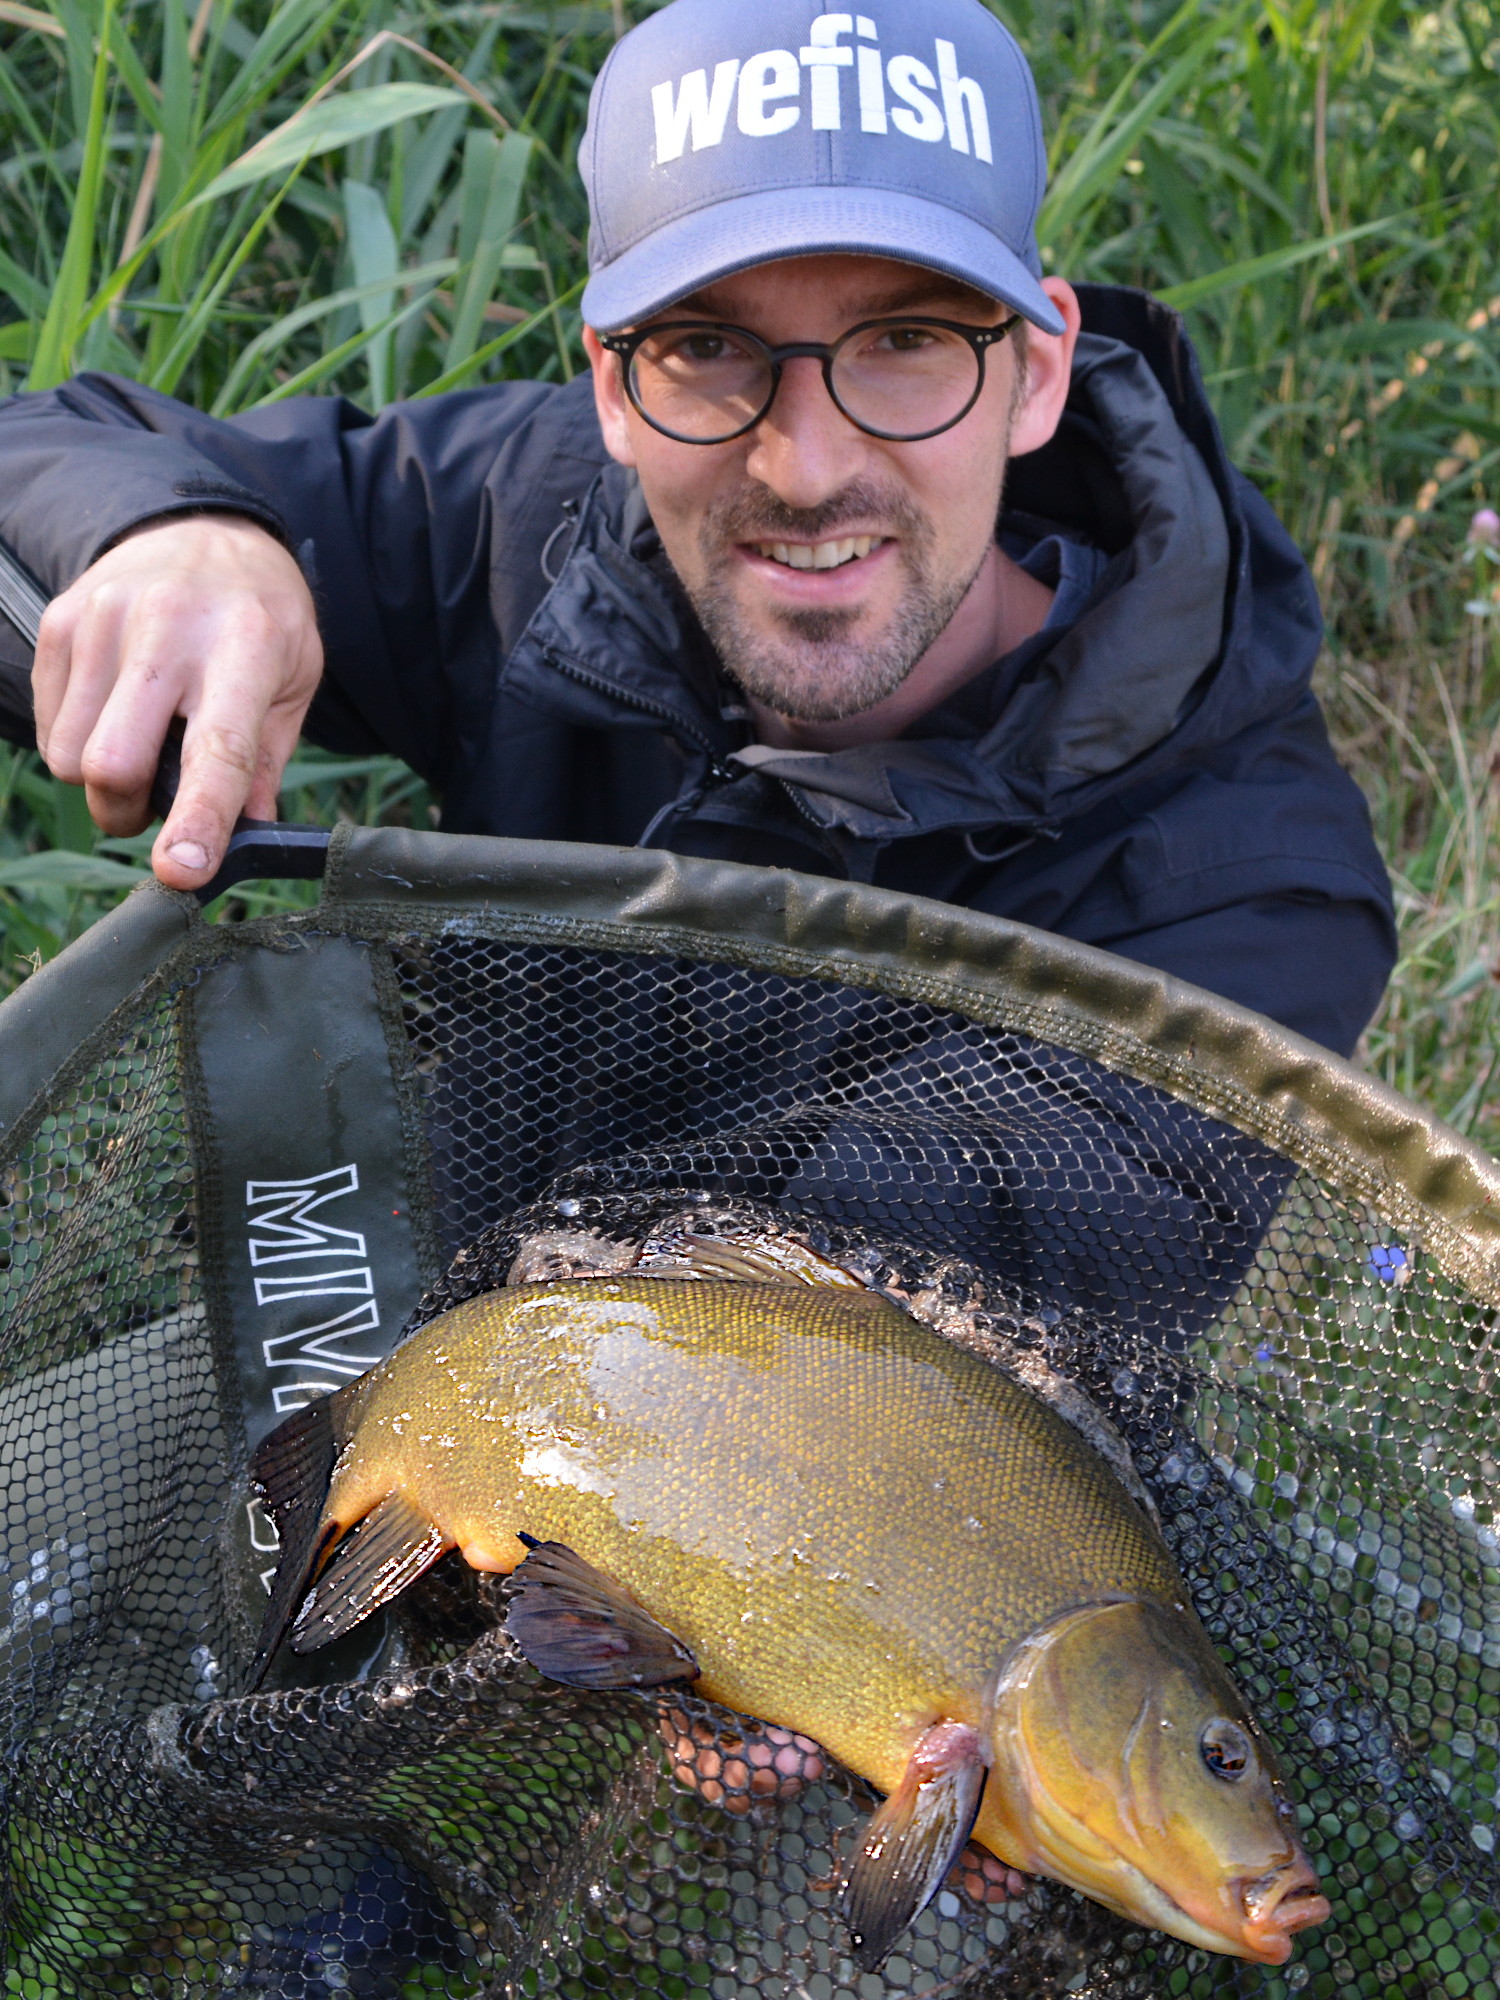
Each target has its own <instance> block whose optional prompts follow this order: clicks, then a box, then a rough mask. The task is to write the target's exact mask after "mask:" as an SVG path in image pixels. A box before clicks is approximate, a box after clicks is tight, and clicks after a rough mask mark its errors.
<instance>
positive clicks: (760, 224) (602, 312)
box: [581, 183, 1064, 333]
mask: <svg viewBox="0 0 1500 2000" xmlns="http://www.w3.org/2000/svg"><path fill="white" fill-rule="evenodd" d="M833 253H843V254H845V255H850V256H863V257H893V258H895V259H896V260H897V261H898V262H900V263H903V264H920V265H923V266H925V268H927V269H928V270H932V271H941V272H942V273H943V274H944V275H945V276H946V277H950V278H957V279H959V280H960V281H961V282H962V283H964V284H966V285H974V286H977V287H978V289H979V290H980V291H982V292H988V293H989V294H990V296H991V297H992V298H996V299H1000V300H1002V301H1003V303H1004V304H1006V305H1008V306H1011V307H1013V308H1014V309H1015V311H1017V312H1018V313H1020V314H1021V315H1022V317H1023V318H1025V319H1028V320H1030V321H1031V322H1032V324H1033V325H1034V326H1038V327H1040V328H1041V330H1042V331H1043V332H1044V333H1061V332H1062V331H1063V327H1064V321H1063V317H1062V315H1061V313H1059V312H1058V310H1057V308H1056V306H1054V305H1053V303H1052V301H1051V299H1049V298H1048V296H1047V294H1046V293H1045V292H1044V291H1043V290H1042V287H1041V281H1040V280H1039V279H1038V278H1037V277H1036V276H1035V274H1034V273H1033V272H1031V271H1029V270H1028V269H1027V267H1026V266H1025V264H1023V263H1022V261H1021V259H1020V258H1019V257H1017V256H1016V255H1015V253H1014V251H1011V250H1008V249H1007V248H1006V247H1005V245H1004V244H1003V243H1002V242H1001V241H1000V239H999V237H998V236H996V235H995V234H994V232H993V231H991V230H989V229H986V228H985V227H984V226H983V224H982V223H978V222H975V221H973V220H972V219H971V218H970V217H968V216H966V215H960V214H959V213H958V212H957V211H956V210H955V209H951V208H948V207H945V206H944V205H943V204H942V203H940V202H935V201H929V200H927V199H925V198H924V197H923V196H921V195H913V194H909V193H906V192H904V191H902V190H897V189H895V188H871V187H861V188H849V187H829V186H826V185H813V186H808V185H807V184H805V183H804V184H801V185H799V186H795V187H786V188H771V189H762V190H760V191H759V192H758V193H755V194H746V195H737V196H735V197H734V198H733V199H732V200H729V201H721V202H716V203H714V205H713V206H712V207H711V208H700V209H695V210H693V211H692V212H691V213H689V214H687V215H684V216H681V217H680V218H679V219H678V220H677V221H675V222H669V223H667V224H665V225H664V226H663V227H662V228H660V229H657V230H654V231H653V232H652V233H651V235H649V236H647V237H645V238H644V239H643V240H642V241H641V242H639V243H637V244H636V245H635V246H634V248H632V249H630V250H626V251H623V252H622V253H621V254H620V255H619V256H618V257H616V258H614V259H613V260H612V261H611V262H610V263H608V264H606V265H604V266H603V268H602V269H600V270H598V271H596V272H595V273H594V275H593V276H592V277H591V278H590V279H589V282H588V285H587V287H586V288H585V290H584V294H583V300H582V307H581V309H582V312H583V317H584V321H585V323H586V324H587V325H589V326H592V327H594V328H596V329H597V330H598V331H599V332H600V333H618V332H619V330H620V329H621V328H622V327H627V326H634V325H637V324H639V322H640V321H641V320H643V319H646V318H648V317H649V316H650V315H651V314H652V313H654V312H660V311H661V309H662V307H663V306H669V305H671V304H673V303H674V301H676V300H677V299H682V298H686V297H687V296H688V294H689V293H691V292H696V291H698V290H700V289H701V288H702V287H703V286H704V285H711V284H713V283H714V282H715V280H716V279H719V278H728V277H731V276H733V274H734V273H735V272H736V271H747V270H749V269H750V268H751V266H752V265H755V264H769V263H772V262H774V261H776V260H777V259H779V258H783V257H816V256H827V255H829V254H833Z"/></svg>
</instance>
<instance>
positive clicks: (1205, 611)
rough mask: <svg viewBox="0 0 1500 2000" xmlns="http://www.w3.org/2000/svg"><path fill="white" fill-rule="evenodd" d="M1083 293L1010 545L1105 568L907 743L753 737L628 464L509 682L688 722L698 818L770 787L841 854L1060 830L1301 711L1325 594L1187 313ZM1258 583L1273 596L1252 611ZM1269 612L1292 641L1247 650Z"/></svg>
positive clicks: (1026, 461)
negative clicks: (1186, 324) (1187, 328)
mask: <svg viewBox="0 0 1500 2000" xmlns="http://www.w3.org/2000/svg"><path fill="white" fill-rule="evenodd" d="M1079 297H1080V300H1081V302H1082V305H1083V310H1084V331H1083V334H1082V335H1081V337H1080V340H1079V343H1078V350H1077V355H1076V359H1075V362H1074V369H1073V380H1072V387H1071V391H1070V394H1069V398H1068V403H1067V407H1066V410H1065V413H1064V416H1063V419H1062V422H1061V424H1060V425H1059V428H1058V431H1057V434H1056V435H1055V436H1054V438H1053V439H1052V440H1051V441H1050V442H1049V443H1048V444H1047V445H1045V446H1044V447H1042V449H1040V450H1039V451H1036V452H1032V453H1029V454H1028V455H1027V456H1026V457H1024V458H1018V459H1015V460H1013V461H1012V463H1011V465H1010V467H1009V469H1008V473H1007V480H1006V492H1005V499H1004V504H1003V508H1002V513H1001V519H1000V523H999V530H1000V533H1001V535H1002V537H1003V538H1006V539H1011V538H1016V537H1019V538H1020V539H1021V540H1023V541H1030V542H1035V541H1037V540H1039V539H1041V538H1043V537H1045V536H1046V535H1049V534H1060V535H1062V536H1063V537H1065V538H1068V539H1073V540H1076V541H1081V542H1085V543H1087V544H1089V545H1091V546H1093V547H1094V548H1097V549H1099V550H1100V551H1102V553H1103V554H1104V556H1105V557H1106V558H1107V564H1106V567H1105V568H1104V570H1103V573H1102V575H1101V576H1100V577H1099V580H1098V582H1097V583H1096V585H1095V586H1094V588H1093V590H1092V591H1091V592H1090V594H1089V597H1088V599H1087V601H1086V603H1085V605H1084V607H1083V609H1082V611H1081V613H1080V614H1079V615H1078V616H1077V617H1076V618H1075V619H1074V620H1073V621H1072V622H1071V623H1070V624H1067V625H1065V626H1051V625H1049V626H1048V627H1047V628H1045V629H1044V630H1043V631H1042V632H1039V633H1037V634H1035V635H1033V637H1032V638H1030V639H1029V640H1027V641H1026V642H1025V643H1024V644H1023V645H1022V646H1021V647H1019V648H1017V649H1016V650H1015V651H1014V652H1012V653H1010V654H1008V655H1007V656H1006V657H1005V658H1004V659H1002V660H1000V661H998V662H996V664H995V665H994V666H993V667H991V668H990V669H989V670H988V671H987V672H986V673H985V674H984V675H981V676H980V677H978V679H977V680H976V681H974V682H971V683H970V684H969V685H968V686H967V687H966V688H964V689H962V690H960V693H959V696H958V697H956V698H955V699H954V700H953V701H951V702H950V703H948V704H947V705H945V706H944V707H943V708H941V709H938V710H935V711H933V712H932V713H931V714H929V715H928V716H926V717H923V718H922V719H921V721H920V722H919V723H918V724H916V725H915V726H914V728H913V729H912V730H911V731H910V732H909V733H908V734H907V735H906V736H905V737H903V738H901V739H899V740H897V741H894V742H890V743H879V744H871V745H866V746H863V747H861V748H859V749H854V750H846V751H838V752H828V753H825V752H809V751H787V750H776V749H771V748H769V747H768V746H765V745H761V744H756V743H753V742H748V741H747V740H746V738H747V735H748V731H747V729H746V727H745V724H744V722H743V721H742V720H737V719H736V715H735V710H736V709H737V707H738V704H737V702H736V700H735V691H734V690H733V688H732V686H731V685H730V684H729V683H728V682H727V680H725V679H724V678H723V676H722V674H721V673H720V671H719V670H718V668H717V664H716V662H715V661H714V658H713V655H712V652H711V650H710V648H709V647H708V644H707V641H706V640H705V638H704V636H703V634H702V632H701V629H700V628H699V627H698V624H697V620H696V619H695V618H694V616H693V614H692V611H691V608H690V607H689V606H688V604H687V602H686V600H685V598H684V596H683V594H682V592H681V590H680V589H679V587H678V586H677V584H676V581H675V578H674V577H673V576H672V574H671V571H670V568H669V566H668V565H667V564H666V562H665V559H664V557H663V556H662V554H661V551H660V544H659V542H658V541H657V539H656V536H655V531H654V529H653V528H652V526H651V523H650V520H649V516H648V515H647V513H646V510H645V508H644V505H643V503H642V501H641V497H640V491H639V487H638V485H637V483H636V481H635V479H634V477H633V475H631V474H628V473H626V472H623V471H622V470H620V469H619V468H615V467H610V468H608V469H606V471H605V472H604V473H603V474H602V475H601V476H600V478H599V480H598V481H597V483H596V485H595V487H594V488H593V490H592V491H591V493H590V494H589V496H588V499H587V501H586V502H585V504H584V507H583V509H582V512H581V514H580V517H579V521H578V528H577V532H576V534H575V535H574V537H573V542H572V546H571V549H570V551H569V554H568V556H567V559H566V561H565V562H564V563H563V565H562V567H561V570H560V572H559V574H558V576H557V580H556V582H555V584H554V585H553V587H552V589H551V591H550V592H549V594H548V595H547V597H546V598H545V599H544V601H543V603H542V604H541V606H540V607H539V608H538V610H537V612H536V614H535V616H534V617H533V619H532V621H531V624H530V625H529V627H528V628H527V630H526V632H525V633H524V634H523V636H522V638H521V640H520V642H519V643H518V645H517V646H516V647H515V649H514V650H513V652H512V654H511V656H510V659H509V660H508V661H507V663H506V667H505V670H504V678H503V683H502V685H503V687H504V688H505V690H506V691H507V692H509V693H511V694H514V695H517V696H519V697H520V698H521V699H522V700H524V701H526V702H527V703H528V704H530V705H532V706H535V707H538V708H540V709H543V710H544V711H545V712H547V713H549V714H552V715H554V716H557V715H561V716H565V717H566V718H567V719H569V720H572V721H574V722H580V723H585V724H590V725H594V726H610V727H619V726H620V725H621V723H622V722H629V721H632V720H634V721H636V722H639V723H640V724H642V725H643V726H648V727H653V728H658V729H660V728H666V729H668V730H670V731H671V732H672V733H673V734H674V735H676V737H677V738H678V740H679V741H680V742H681V743H682V744H683V745H684V746H685V747H686V748H688V749H689V750H690V752H694V753H696V760H695V761H696V762H697V773H696V777H695V779H694V781H693V783H692V785H691V786H690V788H689V789H690V790H691V792H692V798H691V801H690V803H691V808H692V810H693V811H695V812H696V813H697V814H698V815H699V816H703V817H709V818H712V819H715V820H724V821H728V822H730V823H735V822H750V821H755V822H764V819H765V816H766V799H765V787H766V785H767V784H768V783H771V784H773V785H775V786H777V787H778V788H782V789H783V790H784V794H785V796H786V797H787V798H789V799H790V801H791V804H792V805H793V807H794V808H795V810H796V814H797V817H798V818H799V819H800V820H801V821H802V822H803V823H804V824H806V823H809V822H810V823H811V824H812V825H813V826H814V827H817V828H819V829H822V830H823V832H824V833H825V835H826V836H829V837H831V839H832V841H833V843H834V844H835V845H836V846H837V847H838V848H839V849H840V850H841V851H842V852H843V854H844V859H845V860H846V862H849V861H851V860H852V859H853V857H852V856H851V855H850V854H849V853H848V851H847V850H848V848H849V845H850V843H853V844H855V845H859V846H862V845H864V844H865V843H874V844H876V846H877V848H878V846H881V845H884V844H885V843H887V842H889V841H891V840H895V839H901V838H902V837H904V836H909V835H912V834H915V833H932V832H937V831H941V830H944V829H952V830H956V831H966V832H970V833H980V832H982V831H983V830H985V829H990V828H1014V829H1016V830H1017V831H1018V832H1026V831H1035V830H1039V829H1050V828H1055V827H1057V826H1059V825H1060V824H1062V823H1063V822H1064V821H1066V820H1068V819H1071V818H1074V817H1076V816H1078V815H1080V814H1082V813H1085V812H1088V811H1090V810H1091V809H1092V808H1093V807H1094V806H1095V805H1096V804H1098V803H1099V802H1100V801H1101V800H1102V799H1103V798H1105V797H1107V796H1108V795H1109V794H1110V793H1111V792H1113V791H1115V790H1117V789H1120V788H1122V787H1123V786H1125V785H1127V784H1135V783H1138V782H1141V781H1143V780H1150V779H1154V778H1157V777H1162V776H1166V775H1169V774H1170V773H1171V772H1172V770H1173V769H1174V768H1175V767H1176V766H1177V765H1178V764H1180V763H1183V762H1185V761H1188V760H1192V759H1197V760H1201V759H1202V757H1203V755H1204V753H1205V751H1206V750H1211V748H1212V747H1213V746H1214V745H1215V744H1216V743H1218V742H1221V741H1227V740H1228V739H1229V738H1230V737H1232V736H1234V735H1237V734H1238V733H1239V732H1240V731H1242V730H1243V729H1245V728H1246V727H1248V726H1250V725H1251V724H1253V723H1256V722H1259V721H1262V720H1264V719H1266V718H1267V717H1269V716H1273V715H1275V714H1278V713H1281V712H1283V711H1285V710H1287V709H1289V708H1290V707H1291V706H1292V705H1294V703H1295V702H1296V701H1297V700H1298V699H1299V698H1300V696H1301V694H1302V693H1303V691H1304V689H1305V687H1306V685H1307V682H1308V678H1309V675H1310V673H1311V669H1312V664H1313V660H1314V659H1315V657H1316V654H1317V648H1318V643H1319V639H1320V636H1321V620H1320V617H1319V614H1318V608H1317V600H1316V594H1315V592H1314V591H1313V588H1312V583H1311V579H1310V578H1309V577H1308V575H1307V572H1306V569H1305V566H1303V565H1302V563H1301V559H1300V557H1299V556H1298V555H1297V553H1296V551H1295V549H1294V548H1293V547H1292V545H1291V543H1290V542H1289V541H1288V539H1287V538H1286V536H1285V534H1284V532H1283V531H1282V530H1281V528H1280V527H1279V524H1277V523H1276V522H1275V520H1274V517H1273V516H1272V515H1271V514H1270V511H1269V509H1267V508H1266V507H1265V505H1264V503H1263V502H1261V501H1260V500H1259V496H1258V495H1256V494H1255V493H1254V491H1253V489H1252V488H1250V487H1249V486H1248V483H1247V482H1246V481H1244V480H1243V479H1242V478H1241V476H1240V475H1238V474H1237V473H1236V472H1235V471H1234V470H1233V468H1232V467H1231V466H1230V464H1229V461H1228V459H1227V457H1226V455H1225V451H1224V447H1223V442H1222V440H1221V438H1220V436H1219V432H1218V428H1217V425H1216V424H1215V422H1214V418H1213V415H1212V412H1211V410H1210V408H1209V405H1208V402H1207V398H1206V396H1205V394H1204V390H1203V386H1202V382H1201V378H1200V376H1199V373H1198V368H1197V363H1196V360H1195V358H1194V356H1193V353H1192V349H1191V346H1190V344H1189V342H1188V339H1187V336H1186V334H1185V332H1184V330H1183V327H1182V323H1181V321H1180V319H1179V318H1178V317H1177V315H1176V314H1174V313H1170V312H1168V311H1167V310H1166V309H1165V308H1164V307H1161V306H1159V305H1157V304H1156V303H1155V302H1154V301H1153V300H1150V299H1149V298H1147V297H1146V296H1145V295H1144V294H1141V293H1138V292H1130V291H1124V290H1120V289H1117V288H1113V287H1100V286H1080V287H1079ZM1252 516H1253V518H1252ZM1261 571H1264V572H1265V573H1266V574H1267V576H1268V578H1269V579H1270V581H1271V583H1272V584H1273V586H1274V587H1273V589H1272V590H1271V593H1270V598H1269V601H1268V602H1267V603H1266V604H1264V605H1257V604H1256V603H1255V602H1254V598H1255V591H1254V589H1253V588H1252V574H1253V573H1255V572H1261ZM1259 580H1260V579H1259V575H1258V574H1256V575H1255V576H1254V581H1255V582H1259ZM1268 618H1269V619H1271V620H1272V621H1273V622H1278V623H1279V624H1280V626H1282V627H1283V628H1285V629H1284V630H1282V631H1280V632H1279V633H1278V634H1277V635H1276V638H1275V640H1274V641H1273V642H1272V644H1271V645H1270V647H1269V648H1268V646H1267V644H1266V635H1265V634H1264V633H1263V632H1262V633H1258V634H1255V636H1256V637H1257V638H1258V640H1259V643H1258V644H1256V645H1254V646H1252V643H1251V641H1252V633H1253V631H1254V628H1255V626H1256V624H1257V622H1264V621H1265V620H1266V619H1268ZM1252 653H1253V654H1254V655H1255V656H1256V657H1255V659H1254V662H1253V664H1252ZM1268 658H1269V659H1270V660H1271V661H1272V662H1273V663H1274V664H1273V665H1272V666H1271V668H1270V670H1268V668H1267V660H1268ZM687 803H689V801H687V800H685V801H684V804H687ZM857 872H859V873H864V872H866V870H865V869H864V868H860V869H858V870H857Z"/></svg>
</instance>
